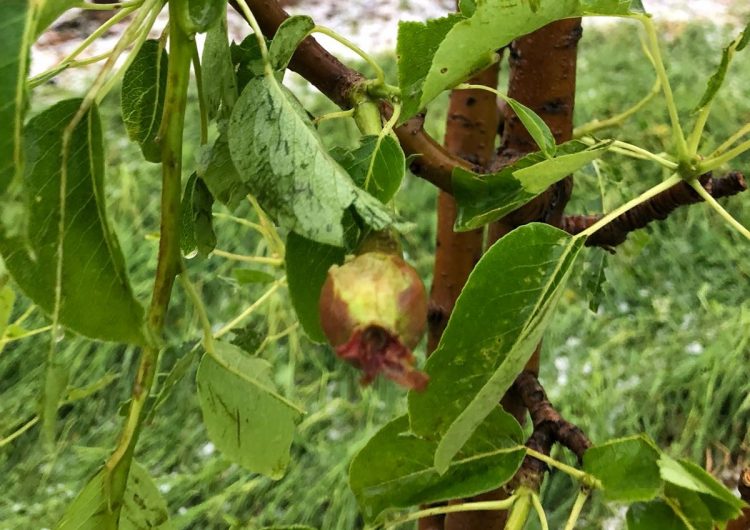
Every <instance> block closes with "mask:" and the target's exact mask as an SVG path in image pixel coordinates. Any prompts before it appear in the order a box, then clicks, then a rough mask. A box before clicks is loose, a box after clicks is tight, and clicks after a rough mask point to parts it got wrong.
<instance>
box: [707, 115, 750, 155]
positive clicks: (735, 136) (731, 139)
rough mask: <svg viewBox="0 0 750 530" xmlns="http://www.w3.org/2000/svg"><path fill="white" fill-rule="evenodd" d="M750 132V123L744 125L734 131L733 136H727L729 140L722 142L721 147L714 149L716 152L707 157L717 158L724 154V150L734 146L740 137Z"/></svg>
mask: <svg viewBox="0 0 750 530" xmlns="http://www.w3.org/2000/svg"><path fill="white" fill-rule="evenodd" d="M748 133H750V123H748V124H746V125H744V126H743V127H741V128H740V129H739V130H738V131H737V132H736V133H734V134H733V135H732V136H730V137H729V138H727V140H726V141H725V142H724V143H723V144H721V145H720V146H719V147H717V148H716V149H714V152H713V153H711V154H710V155H708V157H707V158H715V157H717V156H719V155H720V154H722V153H723V152H724V151H726V150H727V149H729V148H730V147H732V145H734V143H735V142H736V141H738V140H739V139H740V138H742V137H743V136H745V135H746V134H748Z"/></svg>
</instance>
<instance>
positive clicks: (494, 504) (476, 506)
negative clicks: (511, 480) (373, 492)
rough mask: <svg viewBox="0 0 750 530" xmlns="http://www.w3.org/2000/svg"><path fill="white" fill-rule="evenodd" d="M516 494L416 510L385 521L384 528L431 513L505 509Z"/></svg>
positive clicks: (514, 500)
mask: <svg viewBox="0 0 750 530" xmlns="http://www.w3.org/2000/svg"><path fill="white" fill-rule="evenodd" d="M516 498H517V497H516V495H512V496H511V497H508V498H507V499H503V500H499V501H480V502H464V503H461V504H451V505H448V506H435V507H434V508H426V509H424V510H419V511H417V512H412V513H410V514H408V515H405V516H404V517H401V518H399V519H397V520H395V521H392V522H390V523H387V524H386V525H385V528H386V529H391V528H396V527H397V526H400V525H402V524H404V523H408V522H411V521H416V520H418V519H422V518H425V517H430V516H432V515H445V514H448V513H459V512H474V511H480V510H481V511H490V510H507V509H508V508H510V507H511V506H513V504H514V503H515V502H516Z"/></svg>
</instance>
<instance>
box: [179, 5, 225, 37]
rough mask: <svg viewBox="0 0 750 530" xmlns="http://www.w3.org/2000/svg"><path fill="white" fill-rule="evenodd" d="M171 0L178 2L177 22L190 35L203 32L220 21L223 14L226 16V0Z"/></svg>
mask: <svg viewBox="0 0 750 530" xmlns="http://www.w3.org/2000/svg"><path fill="white" fill-rule="evenodd" d="M170 1H171V2H173V3H174V4H176V7H175V9H174V13H176V16H177V22H178V23H179V24H180V26H181V27H182V29H183V31H184V32H185V33H187V34H188V35H192V34H193V33H203V32H205V31H207V30H208V29H210V28H212V27H213V26H214V24H216V23H218V22H219V19H220V18H221V17H222V15H223V16H225V17H226V4H227V3H226V0H170ZM172 12H173V11H172V10H170V13H172Z"/></svg>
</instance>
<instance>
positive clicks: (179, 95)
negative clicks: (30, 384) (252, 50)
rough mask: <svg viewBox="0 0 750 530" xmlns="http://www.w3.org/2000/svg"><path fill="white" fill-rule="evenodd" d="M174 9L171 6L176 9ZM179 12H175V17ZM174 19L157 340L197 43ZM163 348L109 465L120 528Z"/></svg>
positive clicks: (142, 377) (172, 254)
mask: <svg viewBox="0 0 750 530" xmlns="http://www.w3.org/2000/svg"><path fill="white" fill-rule="evenodd" d="M171 7H172V6H170V8H171ZM172 14H173V13H170V15H172ZM175 20H176V18H175V17H174V16H170V26H171V27H170V47H169V48H170V49H169V51H170V61H169V70H168V71H167V89H166V93H165V104H164V114H163V117H162V130H161V132H160V136H161V148H162V198H161V230H160V237H159V257H158V262H157V266H156V275H155V280H154V287H153V295H152V298H151V305H150V307H149V311H148V316H147V320H148V327H149V330H150V332H151V335H152V337H153V338H152V340H154V341H155V342H158V340H159V339H158V337H159V336H160V335H161V333H162V331H163V329H164V319H165V316H166V312H167V307H168V305H169V299H170V297H171V294H172V287H173V285H174V280H175V276H176V274H177V273H178V272H179V270H180V264H181V261H180V196H181V176H182V175H181V173H182V171H181V170H182V140H183V129H184V120H185V105H186V103H187V88H188V83H189V80H190V58H191V46H192V45H191V42H190V39H189V38H188V36H187V35H186V34H185V33H184V32H183V31H182V29H181V28H180V27H179V26H178V25H177V24H176V22H175ZM158 355H159V348H158V346H156V345H149V346H147V347H145V348H144V349H143V351H142V352H141V360H140V365H139V367H138V374H137V376H136V380H135V384H134V386H133V393H132V397H131V401H130V408H129V410H128V416H127V419H126V421H125V426H124V427H123V430H122V432H121V434H120V439H119V441H118V444H117V447H116V448H115V450H114V452H113V453H112V455H111V456H110V457H109V459H108V460H107V462H106V464H105V470H106V472H107V481H106V484H107V488H108V500H109V509H110V512H111V513H112V515H113V517H112V520H113V521H114V522H115V525H116V524H117V521H118V520H119V513H120V509H121V507H122V499H123V496H124V494H125V486H126V484H127V480H128V475H129V472H130V466H131V463H132V459H133V452H134V450H135V446H136V443H137V441H138V436H139V434H140V430H141V427H142V423H143V422H142V420H143V409H144V406H145V404H146V400H147V398H148V396H149V393H150V391H151V388H152V386H153V382H154V377H155V374H156V369H157V365H158Z"/></svg>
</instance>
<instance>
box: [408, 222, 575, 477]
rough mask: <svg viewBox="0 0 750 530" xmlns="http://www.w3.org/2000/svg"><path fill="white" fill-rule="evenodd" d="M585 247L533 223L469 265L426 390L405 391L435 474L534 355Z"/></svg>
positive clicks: (431, 364) (433, 358)
mask: <svg viewBox="0 0 750 530" xmlns="http://www.w3.org/2000/svg"><path fill="white" fill-rule="evenodd" d="M583 244H584V241H583V239H582V238H572V237H571V236H570V235H568V234H567V233H565V232H563V231H561V230H558V229H556V228H553V227H551V226H549V225H545V224H537V223H533V224H529V225H525V226H522V227H520V228H517V229H516V230H514V231H513V232H511V233H510V234H508V235H506V236H505V237H503V238H502V239H501V240H500V241H498V242H497V243H495V244H494V245H493V246H492V247H491V248H490V249H489V250H488V251H487V252H486V253H485V255H484V256H483V257H482V259H481V260H480V261H479V263H478V264H477V265H476V267H475V268H474V271H473V272H472V273H471V275H470V276H469V279H468V281H467V283H466V286H465V287H464V289H463V291H462V292H461V295H460V296H459V298H458V300H457V301H456V306H455V308H454V310H453V313H452V314H451V317H450V320H449V321H448V325H447V327H446V329H445V332H444V333H443V337H442V340H441V341H440V344H439V345H438V348H437V350H436V351H435V352H434V353H433V354H432V355H431V356H430V358H429V359H428V360H427V364H426V366H425V371H426V372H427V374H428V375H429V376H430V383H429V385H428V387H427V390H426V391H424V392H413V391H412V392H409V419H410V422H411V428H412V431H413V432H414V433H415V434H417V435H418V436H423V437H425V438H428V439H439V440H440V443H439V444H438V448H437V451H436V453H435V467H436V468H437V469H438V471H440V472H443V471H445V470H446V469H447V468H448V465H449V464H450V461H451V459H452V458H453V457H454V456H455V455H456V453H457V452H458V451H459V450H460V449H461V447H462V446H463V445H464V443H466V440H468V439H469V437H470V436H471V434H472V433H473V432H474V430H475V429H476V428H477V427H478V426H479V425H480V424H481V423H482V421H483V420H484V418H486V417H487V415H488V414H489V413H490V412H491V411H492V410H493V409H494V407H495V405H496V404H497V402H498V400H499V399H500V398H501V397H502V396H503V394H505V392H506V390H508V388H510V386H511V385H512V384H513V381H514V380H515V378H516V376H517V375H518V374H519V373H520V372H521V370H522V369H523V367H524V366H525V364H526V362H527V361H528V359H529V357H531V354H532V353H533V352H534V349H535V348H536V346H537V344H538V342H539V340H540V339H541V337H542V334H543V333H544V330H545V329H546V327H547V325H548V323H549V321H550V318H551V316H552V314H553V313H554V310H555V307H556V306H557V302H558V300H559V298H560V295H561V294H562V292H563V290H564V288H565V284H566V283H567V280H568V277H569V276H570V272H571V270H572V267H573V265H574V263H575V261H576V258H577V257H578V254H579V253H580V251H581V249H582V248H583ZM498 271H500V273H499V272H498Z"/></svg>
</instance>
